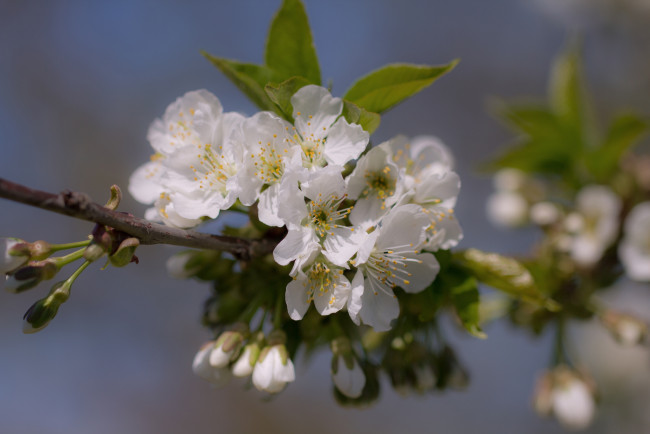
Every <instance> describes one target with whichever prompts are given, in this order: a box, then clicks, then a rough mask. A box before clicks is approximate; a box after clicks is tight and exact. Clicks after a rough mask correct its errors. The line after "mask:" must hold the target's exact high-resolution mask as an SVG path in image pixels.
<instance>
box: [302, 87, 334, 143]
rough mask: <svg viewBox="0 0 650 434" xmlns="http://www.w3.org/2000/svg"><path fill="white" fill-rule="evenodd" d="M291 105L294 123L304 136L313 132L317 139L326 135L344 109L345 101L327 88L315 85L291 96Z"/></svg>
mask: <svg viewBox="0 0 650 434" xmlns="http://www.w3.org/2000/svg"><path fill="white" fill-rule="evenodd" d="M291 105H292V106H293V118H294V120H295V122H294V124H295V126H296V129H297V130H298V132H299V133H300V134H301V135H302V137H303V138H307V137H309V136H311V135H312V134H313V135H314V137H315V138H316V139H320V138H323V137H325V136H326V135H327V130H328V129H329V127H330V126H331V125H332V124H333V123H334V121H335V120H336V118H337V117H338V116H339V115H340V114H341V111H342V110H343V101H342V100H341V99H340V98H334V97H332V95H331V94H330V93H329V91H328V90H327V89H325V88H324V87H321V86H315V85H308V86H305V87H303V88H301V89H300V90H298V92H296V93H295V94H294V95H293V96H292V97H291ZM298 113H300V114H298ZM323 128H325V130H323Z"/></svg>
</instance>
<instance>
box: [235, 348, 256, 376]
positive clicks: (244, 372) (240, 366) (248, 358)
mask: <svg viewBox="0 0 650 434" xmlns="http://www.w3.org/2000/svg"><path fill="white" fill-rule="evenodd" d="M260 351H261V349H260V343H259V341H258V340H255V341H253V342H251V343H249V344H248V345H246V346H245V347H244V350H243V351H242V353H241V356H239V358H238V359H237V361H236V362H235V363H234V364H233V365H232V374H233V375H234V376H235V377H248V376H249V375H251V374H252V373H253V368H254V367H255V364H256V363H257V360H258V358H259V357H260Z"/></svg>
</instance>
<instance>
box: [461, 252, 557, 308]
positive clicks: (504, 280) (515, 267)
mask: <svg viewBox="0 0 650 434" xmlns="http://www.w3.org/2000/svg"><path fill="white" fill-rule="evenodd" d="M454 259H455V260H456V261H457V262H458V263H459V264H460V265H461V266H462V267H464V268H465V269H467V270H468V271H469V272H470V273H471V274H472V275H473V276H474V277H476V278H477V279H478V280H479V281H480V282H482V283H484V284H486V285H488V286H491V287H493V288H495V289H498V290H500V291H503V292H506V293H508V294H510V295H512V296H515V297H520V298H522V299H524V300H526V301H529V302H532V303H536V304H540V305H542V306H544V307H546V308H547V309H549V310H557V309H558V308H559V306H558V305H557V303H555V302H554V301H552V300H550V299H548V298H547V297H546V295H545V294H543V293H542V292H540V290H539V289H538V288H537V286H536V285H535V281H534V280H533V277H532V275H531V274H530V272H529V271H528V269H526V267H524V266H523V265H522V264H521V263H520V262H519V261H517V260H515V259H513V258H509V257H506V256H502V255H499V254H497V253H487V252H483V251H481V250H477V249H467V250H465V251H461V252H457V253H455V254H454Z"/></svg>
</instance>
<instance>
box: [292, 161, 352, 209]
mask: <svg viewBox="0 0 650 434" xmlns="http://www.w3.org/2000/svg"><path fill="white" fill-rule="evenodd" d="M342 171H343V168H342V167H340V166H326V167H323V168H322V169H318V170H317V171H315V172H312V173H310V176H309V179H308V180H307V182H303V183H302V184H301V185H300V188H301V189H302V191H304V192H305V197H307V198H308V199H310V200H312V201H316V200H318V199H319V198H327V197H330V196H337V197H343V195H344V194H345V181H344V180H343V176H342V175H341V172H342Z"/></svg>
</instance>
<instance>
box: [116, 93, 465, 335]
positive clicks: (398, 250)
mask: <svg viewBox="0 0 650 434" xmlns="http://www.w3.org/2000/svg"><path fill="white" fill-rule="evenodd" d="M291 104H292V106H293V123H290V122H288V121H286V120H284V119H282V118H280V117H279V116H278V115H276V114H274V113H271V112H259V113H257V114H255V115H253V116H251V117H248V118H246V117H244V116H242V115H240V114H237V113H226V112H223V109H222V106H221V104H220V102H219V100H218V99H217V98H216V97H215V96H214V95H212V94H211V93H209V92H207V91H205V90H199V91H193V92H189V93H187V94H185V95H184V96H183V97H181V98H179V99H178V100H176V101H175V102H174V103H172V104H171V105H170V106H169V107H168V108H167V110H166V112H165V114H164V116H163V118H162V119H158V120H156V121H155V122H154V123H153V125H152V126H151V128H150V130H149V134H148V139H149V142H150V143H151V146H152V147H153V148H154V150H155V151H156V152H155V154H154V155H153V156H152V157H151V161H150V162H148V163H146V164H144V165H143V166H141V167H140V168H138V169H137V170H136V172H135V173H134V174H133V175H132V177H131V180H130V185H129V190H130V192H131V194H132V195H133V196H134V197H135V198H136V199H137V200H138V201H140V202H143V203H146V204H152V205H153V207H152V208H150V209H149V210H148V211H147V213H146V217H147V218H148V219H150V220H157V221H162V222H164V223H165V224H168V225H171V226H175V227H181V228H190V227H194V226H196V225H198V224H199V223H201V222H202V221H203V220H205V219H214V218H216V217H217V216H218V215H219V213H220V212H221V211H222V210H227V209H229V208H230V207H232V206H233V205H235V206H240V204H241V205H244V206H253V205H256V206H257V210H258V217H259V220H260V221H261V222H262V223H264V224H266V225H268V226H276V227H286V229H287V235H286V237H285V238H284V239H283V240H282V241H281V242H280V243H279V244H278V246H277V247H276V249H275V251H274V252H273V257H274V259H275V261H276V262H277V263H278V264H280V265H288V264H293V265H292V269H291V272H290V275H291V277H292V278H293V280H291V281H290V283H289V284H288V285H287V288H286V304H287V308H288V310H289V314H290V316H291V318H293V319H294V320H299V319H301V318H302V317H303V316H304V314H305V313H306V311H307V309H308V308H309V305H310V304H311V302H312V301H313V303H314V306H315V308H316V309H317V310H318V312H319V313H320V314H321V315H328V314H331V313H334V312H337V311H340V310H347V312H348V314H349V315H350V317H351V319H352V320H353V321H354V322H355V323H357V324H361V323H364V324H367V325H369V326H372V327H373V328H374V329H375V330H378V331H383V330H388V329H390V327H391V321H392V320H393V319H395V318H396V317H397V316H398V314H399V304H398V301H397V299H396V297H395V294H394V289H395V288H396V287H401V288H403V289H404V290H405V291H407V292H411V293H415V292H419V291H422V290H423V289H424V288H426V287H427V286H428V285H430V284H431V282H432V281H433V279H434V278H435V276H436V274H437V273H438V270H439V264H438V263H437V261H436V259H435V257H434V256H433V254H431V253H428V252H427V253H425V252H423V250H427V251H429V252H431V251H436V250H438V249H448V248H451V247H453V246H455V245H456V244H457V243H458V241H459V240H460V239H461V238H462V231H461V228H460V226H459V224H458V221H457V220H456V219H455V217H454V214H453V208H454V206H455V203H456V197H457V195H458V193H459V189H460V179H459V177H458V175H457V174H456V173H455V172H454V171H453V161H452V157H451V155H450V153H449V151H448V150H447V149H446V148H445V147H444V145H442V144H441V143H440V142H439V141H438V140H437V139H436V138H434V137H417V138H415V139H413V140H408V139H407V138H405V137H402V136H399V137H396V138H394V139H392V140H389V141H387V142H384V143H382V144H380V145H378V146H375V147H373V148H371V149H370V150H369V151H367V152H365V153H364V151H365V150H366V148H367V147H368V144H369V135H368V133H367V132H366V131H364V130H363V128H362V127H361V126H360V125H357V124H353V123H349V122H347V121H346V120H345V118H344V117H343V116H341V113H342V111H343V101H342V100H341V99H340V98H335V97H333V96H332V95H331V94H330V93H329V91H328V90H327V89H325V88H323V87H320V86H315V85H309V86H305V87H303V88H301V89H300V90H298V91H297V92H296V93H295V94H294V95H293V96H292V98H291ZM237 201H238V202H237ZM346 271H349V272H348V273H346ZM346 274H347V276H346Z"/></svg>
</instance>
